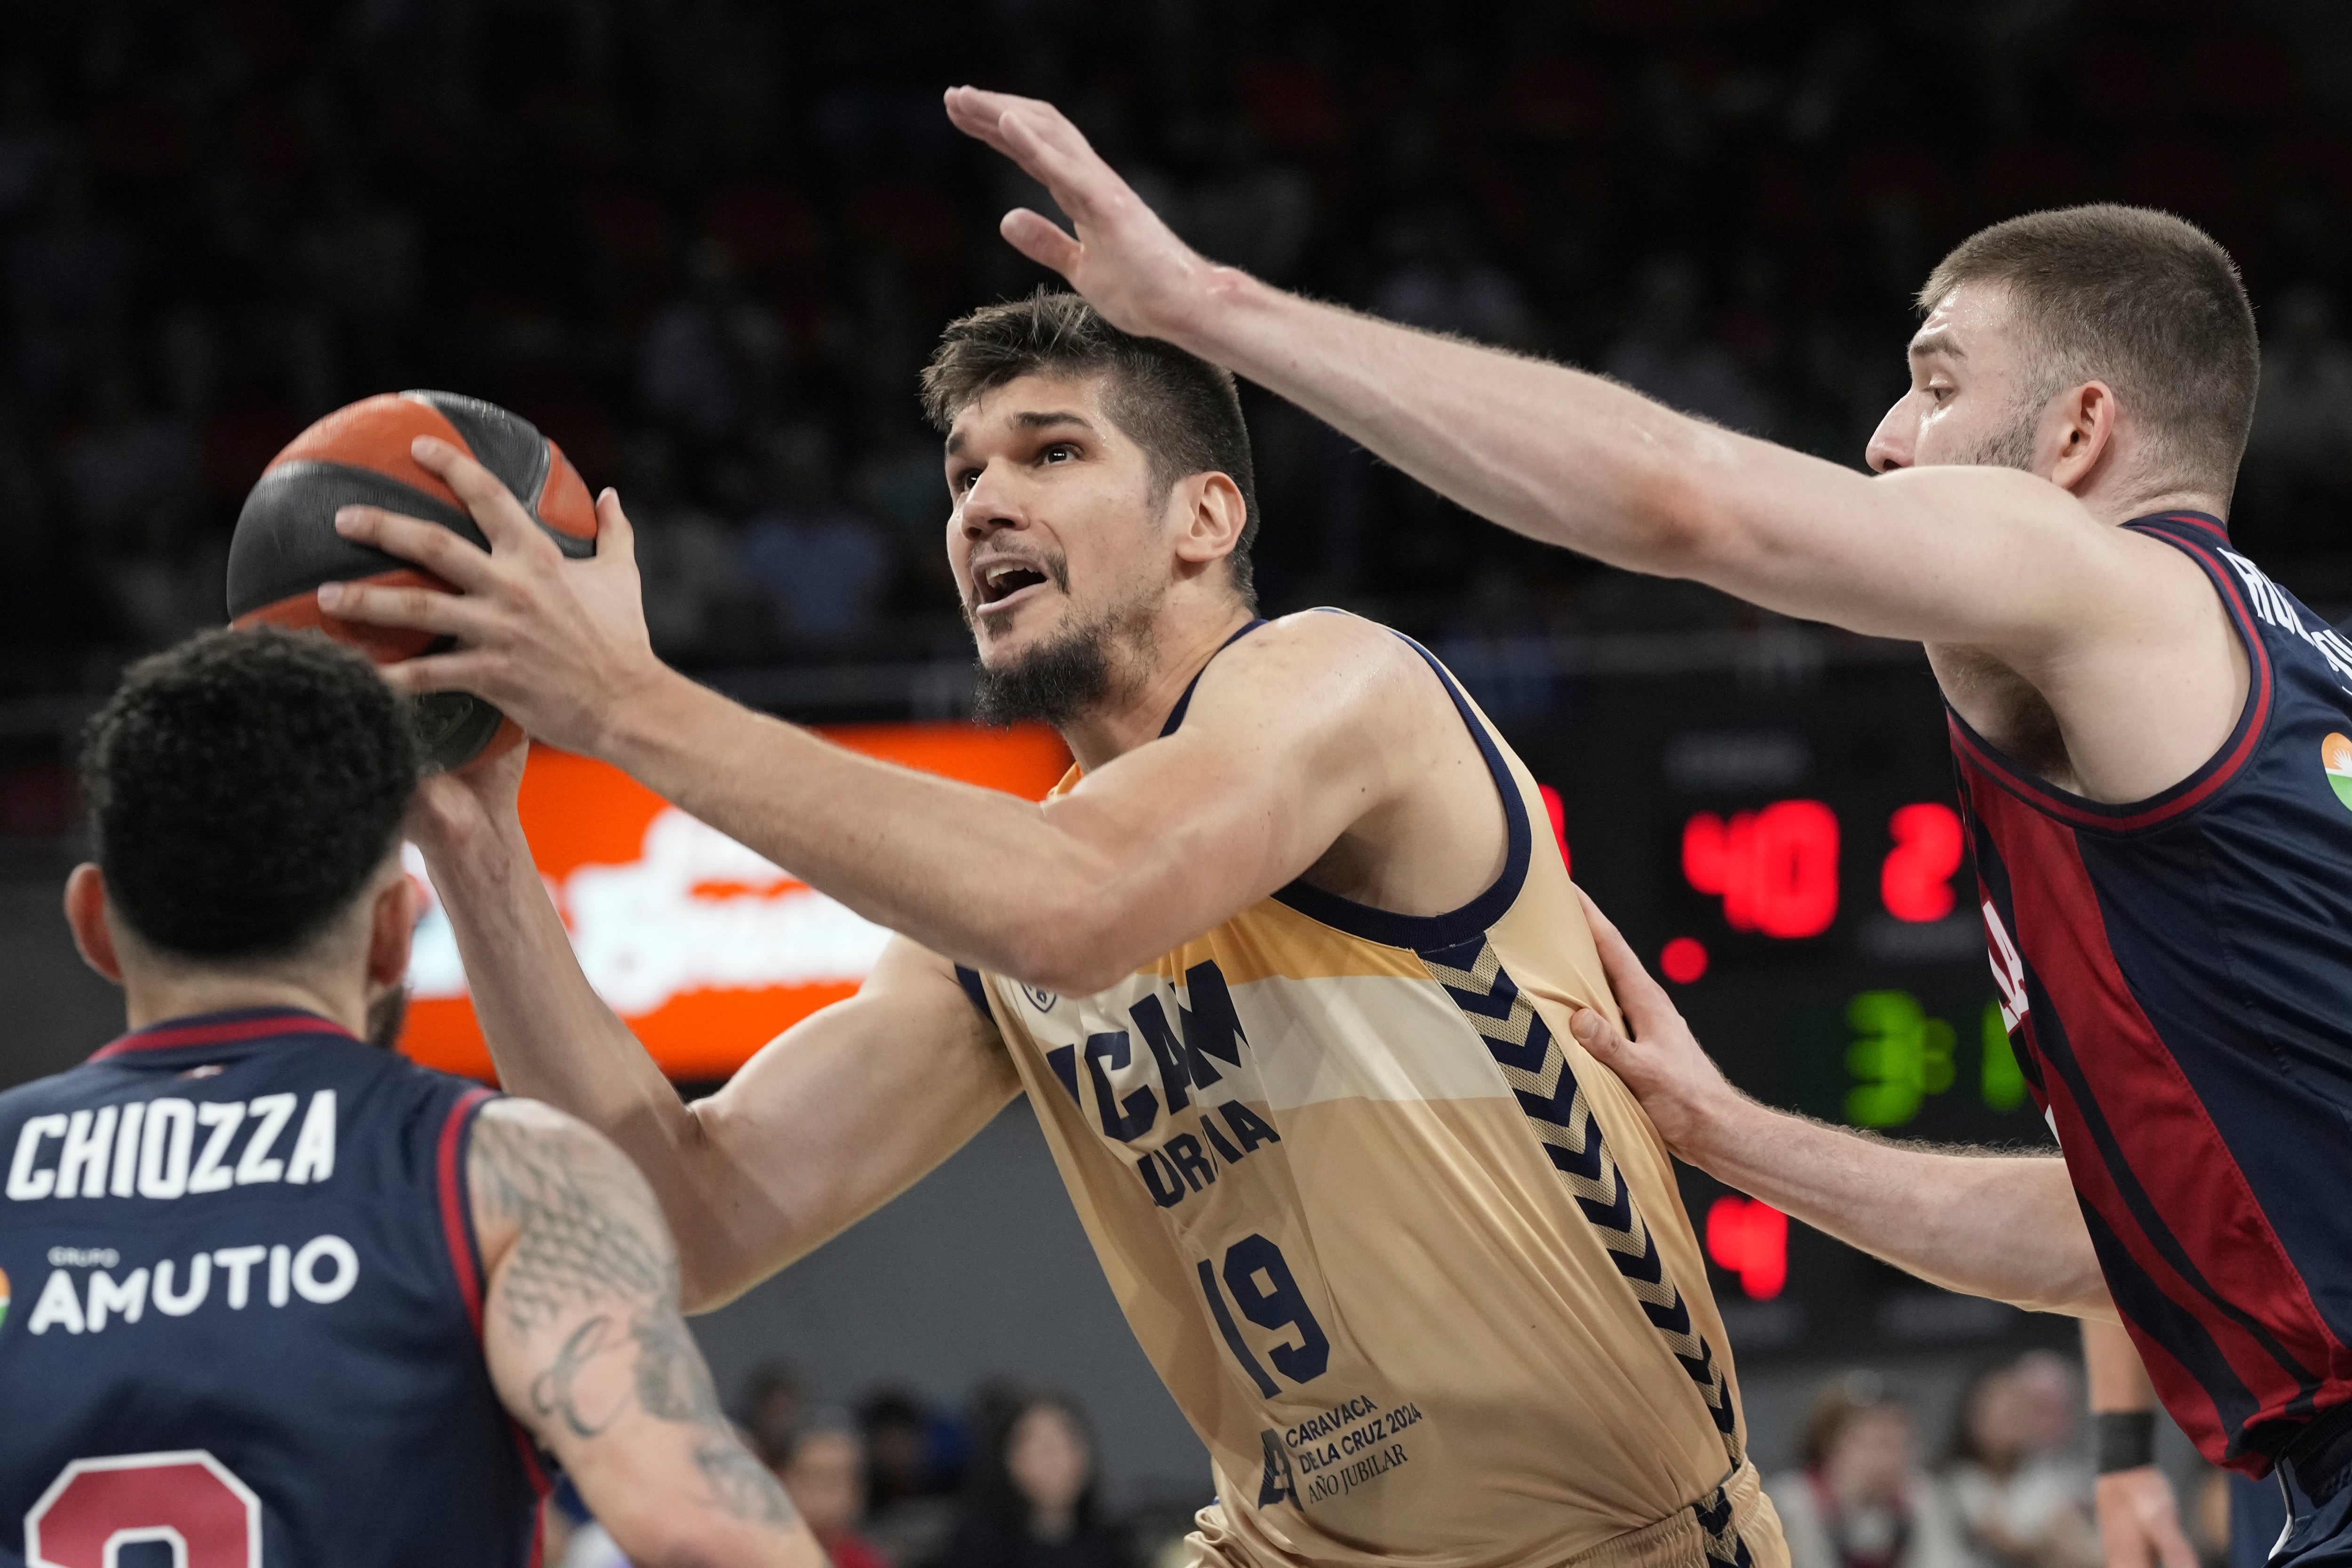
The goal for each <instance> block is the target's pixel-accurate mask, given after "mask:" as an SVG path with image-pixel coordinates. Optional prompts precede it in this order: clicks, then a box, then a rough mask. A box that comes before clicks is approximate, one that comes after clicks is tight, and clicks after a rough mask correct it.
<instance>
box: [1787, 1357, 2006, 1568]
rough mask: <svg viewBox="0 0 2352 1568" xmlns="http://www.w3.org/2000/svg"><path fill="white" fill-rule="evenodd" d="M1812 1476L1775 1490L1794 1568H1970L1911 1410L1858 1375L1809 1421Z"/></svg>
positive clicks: (1870, 1377)
mask: <svg viewBox="0 0 2352 1568" xmlns="http://www.w3.org/2000/svg"><path fill="white" fill-rule="evenodd" d="M1801 1455H1802V1460H1803V1468H1801V1469H1798V1470H1791V1471H1789V1472H1787V1473H1785V1474H1782V1475H1780V1476H1776V1477H1774V1478H1773V1479H1771V1480H1770V1481H1769V1482H1768V1483H1767V1484H1766V1487H1765V1489H1766V1490H1767V1491H1768V1492H1769V1493H1770V1494H1771V1498H1772V1505H1773V1507H1774V1508H1775V1509H1777V1510H1779V1511H1780V1524H1781V1528H1782V1529H1783V1530H1784V1531H1786V1532H1787V1534H1788V1538H1789V1558H1790V1568H1969V1556H1968V1551H1967V1548H1966V1547H1965V1546H1964V1545H1963V1544H1962V1542H1961V1540H1960V1534H1959V1530H1958V1524H1957V1523H1956V1521H1954V1519H1953V1517H1952V1513H1951V1505H1950V1503H1949V1501H1948V1500H1947V1499H1946V1498H1945V1496H1944V1494H1943V1492H1942V1489H1940V1488H1938V1487H1937V1485H1936V1483H1935V1481H1934V1480H1933V1479H1930V1478H1929V1477H1928V1476H1927V1475H1926V1474H1925V1473H1923V1472H1922V1471H1921V1470H1920V1468H1919V1466H1918V1461H1917V1459H1916V1457H1915V1455H1914V1452H1913V1447H1912V1433H1911V1411H1910V1408H1909V1407H1908V1406H1907V1405H1904V1404H1903V1403H1901V1402H1900V1401H1899V1400H1895V1399H1890V1398H1888V1397H1887V1396H1886V1394H1885V1386H1884V1384H1882V1383H1881V1381H1880V1379H1879V1377H1878V1374H1877V1373H1871V1372H1851V1373H1846V1374H1845V1375H1844V1376H1843V1377H1840V1378H1838V1379H1836V1380H1835V1381H1833V1382H1832V1383H1831V1384H1828V1385H1827V1386H1826V1387H1824V1388H1823V1389H1822V1392H1821V1394H1819V1395H1818V1396H1817V1397H1816V1398H1815V1399H1814V1401H1813V1405H1812V1408H1811V1411H1810V1412H1808V1413H1807V1415H1806V1416H1805V1424H1804V1436H1803V1441H1802V1447H1801Z"/></svg>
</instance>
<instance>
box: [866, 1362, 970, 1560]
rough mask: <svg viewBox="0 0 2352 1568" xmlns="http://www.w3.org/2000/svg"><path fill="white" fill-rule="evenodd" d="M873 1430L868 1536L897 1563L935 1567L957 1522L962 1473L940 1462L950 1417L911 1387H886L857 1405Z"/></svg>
mask: <svg viewBox="0 0 2352 1568" xmlns="http://www.w3.org/2000/svg"><path fill="white" fill-rule="evenodd" d="M857 1424H858V1426H859V1428H860V1430H862V1431H863V1432H864V1434H865V1436H866V1496H867V1499H868V1509H867V1512H866V1539H867V1540H868V1541H871V1542H873V1543H874V1544H875V1545H876V1546H877V1547H879V1548H880V1549H881V1552H882V1554H883V1555H884V1556H886V1557H887V1558H888V1559H889V1560H890V1561H891V1562H892V1563H896V1564H897V1565H898V1568H932V1564H934V1563H938V1562H939V1560H940V1552H942V1551H943V1550H944V1549H945V1548H946V1546H947V1543H948V1537H949V1535H950V1533H951V1532H952V1531H954V1529H955V1526H956V1506H955V1500H954V1498H953V1496H952V1493H953V1491H954V1489H955V1485H956V1481H957V1479H959V1478H957V1477H956V1476H955V1475H953V1474H952V1473H950V1467H949V1466H948V1465H946V1464H943V1463H942V1462H941V1460H942V1451H943V1450H945V1449H948V1448H950V1447H951V1446H952V1443H953V1436H952V1434H951V1433H950V1432H949V1431H948V1430H947V1426H948V1424H947V1423H946V1422H944V1421H943V1420H941V1419H940V1417H938V1416H936V1415H933V1413H932V1412H931V1411H930V1410H929V1407H927V1406H926V1405H924V1404H923V1402H922V1401H921V1400H919V1399H918V1398H917V1397H916V1396H915V1395H914V1394H910V1393H908V1392H907V1391H906V1390H904V1389H883V1390H880V1391H878V1392H877V1393H875V1394H869V1395H867V1396H866V1402H865V1403H864V1404H863V1405H859V1406H858V1409H857Z"/></svg>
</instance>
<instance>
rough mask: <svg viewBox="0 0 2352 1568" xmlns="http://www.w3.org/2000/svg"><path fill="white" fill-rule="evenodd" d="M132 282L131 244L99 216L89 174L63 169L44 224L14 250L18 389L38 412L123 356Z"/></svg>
mask: <svg viewBox="0 0 2352 1568" xmlns="http://www.w3.org/2000/svg"><path fill="white" fill-rule="evenodd" d="M130 280H131V243H130V240H129V238H128V237H126V236H125V235H124V234H123V232H122V230H121V228H120V227H118V226H116V225H114V224H113V223H111V222H110V221H109V220H108V219H106V218H105V217H104V216H101V215H100V212H99V211H98V207H97V203H96V201H95V199H94V198H93V196H92V195H91V193H90V188H89V175H88V174H87V173H86V172H85V171H84V170H82V169H81V168H79V166H77V165H74V164H61V165H60V166H59V167H58V169H57V170H56V172H55V173H54V174H52V175H51V176H50V178H49V193H48V202H47V212H46V213H45V214H44V215H43V216H42V219H41V221H40V222H39V223H38V224H37V225H36V226H34V227H33V228H32V229H31V230H30V231H29V232H26V233H24V234H22V235H19V236H18V237H16V240H15V242H14V243H13V244H11V245H10V246H9V247H8V282H9V289H10V292H11V294H12V295H13V296H14V300H13V302H14V304H15V306H16V378H17V384H18V385H19V386H20V387H21V388H22V389H23V392H24V394H25V396H26V401H27V402H28V403H29V404H30V405H32V406H33V407H35V408H36V409H38V410H40V411H42V412H45V413H46V412H47V411H49V410H50V409H52V408H54V407H55V405H57V404H58V401H59V400H60V399H61V398H62V397H63V395H64V394H65V393H66V391H67V389H68V386H69V385H70V384H71V383H72V381H73V379H74V377H75V374H76V373H77V372H81V373H85V374H87V373H88V372H89V371H92V370H95V369H96V368H97V367H98V365H99V364H100V363H101V362H102V361H103V360H105V359H106V358H107V357H109V356H111V355H114V354H116V353H119V352H120V351H121V347H122V344H121V341H120V340H121V333H122V328H123V321H122V316H123V313H124V303H125V301H124V293H125V290H126V289H127V287H128V285H129V283H130Z"/></svg>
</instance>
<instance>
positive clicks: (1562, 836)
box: [1536, 784, 1575, 876]
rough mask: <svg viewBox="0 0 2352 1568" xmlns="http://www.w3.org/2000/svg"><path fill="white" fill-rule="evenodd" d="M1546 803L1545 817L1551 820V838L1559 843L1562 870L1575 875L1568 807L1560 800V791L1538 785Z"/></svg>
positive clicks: (1548, 786) (1545, 785)
mask: <svg viewBox="0 0 2352 1568" xmlns="http://www.w3.org/2000/svg"><path fill="white" fill-rule="evenodd" d="M1536 788H1537V789H1538V791H1539V792H1541V794H1542V795H1543V803H1544V815H1545V816H1549V817H1550V818H1551V836H1552V837H1554V838H1556V839H1558V840H1559V865H1560V869H1562V870H1564V871H1566V872H1568V873H1569V874H1570V876H1573V875H1575V864H1574V862H1572V861H1570V859H1569V858H1568V805H1567V803H1566V802H1564V801H1562V800H1561V799H1560V798H1559V791H1558V790H1556V789H1554V788H1552V787H1551V785H1549V784H1538V785H1536Z"/></svg>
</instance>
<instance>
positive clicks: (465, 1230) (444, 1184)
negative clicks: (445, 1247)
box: [433, 1089, 490, 1339]
mask: <svg viewBox="0 0 2352 1568" xmlns="http://www.w3.org/2000/svg"><path fill="white" fill-rule="evenodd" d="M489 1098H490V1091H489V1090H488V1089H467V1091H466V1092H465V1093H464V1094H462V1095H460V1096H458V1098H457V1104H455V1105H453V1106H451V1107H450V1108H449V1115H448V1117H447V1119H446V1120H445V1121H443V1122H442V1123H441V1144H440V1148H439V1150H438V1151H437V1152H436V1154H435V1156H434V1162H433V1163H434V1171H435V1174H436V1177H437V1178H438V1180H439V1184H440V1188H441V1234H442V1237H443V1238H444V1239H445V1240H446V1241H447V1242H448V1244H449V1268H450V1270H451V1271H452V1272H453V1273H455V1274H456V1275H457V1293H458V1294H459V1295H460V1296H462V1297H464V1298H465V1301H466V1318H467V1321H468V1322H471V1323H472V1324H473V1325H474V1337H475V1338H476V1339H479V1338H481V1337H482V1272H481V1268H480V1267H479V1266H478V1263H477V1262H476V1261H475V1253H474V1216H473V1215H470V1214H468V1213H467V1205H466V1188H465V1183H464V1182H463V1181H462V1180H461V1179H460V1173H459V1171H458V1169H457V1159H458V1156H459V1155H460V1154H461V1153H463V1152H464V1151H465V1146H466V1127H467V1123H468V1122H469V1121H471V1120H472V1118H473V1114H474V1112H475V1110H477V1109H478V1108H479V1107H480V1105H481V1103H482V1102H483V1101H484V1100H488V1099H489Z"/></svg>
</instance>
